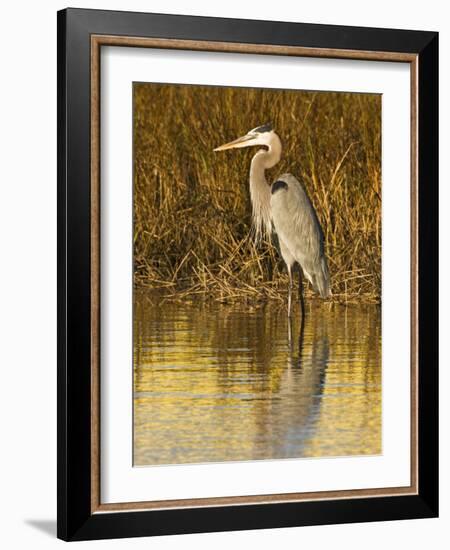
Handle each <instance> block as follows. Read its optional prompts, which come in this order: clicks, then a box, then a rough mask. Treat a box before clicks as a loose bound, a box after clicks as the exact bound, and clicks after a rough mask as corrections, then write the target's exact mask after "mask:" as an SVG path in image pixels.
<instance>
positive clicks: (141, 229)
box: [133, 83, 381, 301]
mask: <svg viewBox="0 0 450 550" xmlns="http://www.w3.org/2000/svg"><path fill="white" fill-rule="evenodd" d="M133 96H134V136H133V138H134V139H133V144H134V277H135V284H136V285H137V286H140V287H148V288H152V289H159V290H164V294H165V295H166V296H167V297H172V298H179V297H187V296H195V295H202V296H205V297H206V296H207V297H211V298H214V299H217V300H221V301H228V300H233V299H240V300H249V301H250V300H251V301H253V300H264V299H268V298H273V299H284V297H285V293H286V288H287V275H286V273H285V269H284V265H283V262H282V260H281V258H280V256H279V254H278V252H277V250H276V248H275V247H274V246H273V245H271V244H270V243H267V242H263V243H262V244H260V245H258V246H256V245H255V243H254V241H253V239H252V232H251V205H250V198H249V188H248V177H249V167H250V161H251V157H252V155H253V154H254V153H255V150H254V149H252V148H249V149H243V150H236V151H227V152H221V153H214V152H213V148H214V147H216V146H218V145H221V144H222V143H225V142H227V141H230V140H231V139H234V138H236V137H238V136H240V135H242V134H244V133H246V132H247V131H248V130H249V129H251V128H253V127H255V126H258V125H261V124H264V123H266V122H272V124H273V126H274V128H275V130H276V131H277V133H278V134H279V135H280V137H281V140H282V143H283V154H282V159H281V161H280V163H279V164H278V165H277V166H276V167H275V168H273V169H272V170H271V171H270V172H268V173H267V176H268V179H269V180H272V181H273V180H274V179H275V178H276V177H277V175H279V174H282V173H284V172H291V173H293V174H294V175H295V176H296V177H297V178H298V179H299V180H300V181H301V182H302V183H303V185H304V186H305V188H306V190H307V193H308V194H309V196H310V198H311V200H312V202H313V204H314V206H315V208H316V211H317V214H318V217H319V220H320V223H321V225H322V228H323V231H324V235H325V241H326V254H327V257H328V262H329V268H330V274H331V282H332V292H333V297H334V299H335V300H339V301H356V300H364V301H379V300H380V290H381V97H380V96H379V95H372V94H353V93H335V92H303V91H291V90H267V89H264V90H261V89H247V88H222V87H205V86H185V85H163V84H147V83H136V84H134V91H133Z"/></svg>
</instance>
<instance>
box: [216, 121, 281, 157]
mask: <svg viewBox="0 0 450 550" xmlns="http://www.w3.org/2000/svg"><path fill="white" fill-rule="evenodd" d="M274 139H276V134H275V132H274V131H273V129H272V125H271V124H264V125H263V126H257V127H256V128H253V130H250V132H247V133H246V134H245V136H241V137H239V138H237V139H235V140H234V141H230V142H229V143H225V144H224V145H220V147H216V148H215V149H214V151H226V150H227V149H240V148H241V147H252V146H254V145H265V146H266V147H270V145H271V144H272V142H273V140H274Z"/></svg>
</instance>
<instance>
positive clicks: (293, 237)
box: [270, 174, 330, 298]
mask: <svg viewBox="0 0 450 550" xmlns="http://www.w3.org/2000/svg"><path fill="white" fill-rule="evenodd" d="M282 184H285V185H282ZM270 210H271V215H272V222H273V226H274V229H275V231H276V233H277V235H278V238H279V240H280V249H281V255H282V256H283V259H284V261H285V263H286V264H287V265H289V266H290V267H291V268H292V267H293V264H294V263H295V262H298V263H299V265H300V266H301V268H302V269H303V273H304V274H305V276H306V278H307V279H308V280H309V282H310V283H311V285H312V287H313V288H314V290H315V291H316V292H318V293H319V294H320V295H321V296H322V298H326V297H328V295H329V292H330V289H329V274H328V267H327V262H326V259H325V253H324V239H323V233H322V228H321V227H320V223H319V220H318V219H317V215H316V212H315V210H314V207H313V205H312V203H311V200H310V198H309V197H308V195H307V193H306V191H305V189H304V188H303V186H302V185H301V183H300V182H299V181H298V180H297V178H295V177H294V176H293V175H292V174H283V175H282V176H280V177H279V178H278V180H277V181H276V182H275V183H274V184H272V194H271V199H270Z"/></svg>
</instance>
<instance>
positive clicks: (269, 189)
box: [214, 124, 330, 317]
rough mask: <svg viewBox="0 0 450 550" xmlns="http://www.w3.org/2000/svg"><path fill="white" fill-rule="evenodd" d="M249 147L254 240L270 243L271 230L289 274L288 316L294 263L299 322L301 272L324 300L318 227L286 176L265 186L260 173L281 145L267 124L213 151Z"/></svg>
mask: <svg viewBox="0 0 450 550" xmlns="http://www.w3.org/2000/svg"><path fill="white" fill-rule="evenodd" d="M254 145H261V146H263V148H262V149H259V150H258V151H257V153H256V154H255V156H254V157H253V159H252V162H251V165H250V197H251V202H252V208H253V224H254V227H255V232H256V240H257V241H258V240H260V238H261V236H262V235H266V236H267V237H268V238H269V239H270V235H271V233H272V229H275V232H276V234H277V236H278V241H279V243H280V252H281V255H282V257H283V260H284V261H285V263H286V268H287V272H288V275H289V297H288V316H289V317H290V316H291V301H292V269H293V267H294V265H295V263H296V262H297V263H298V264H299V266H300V268H299V279H300V280H299V292H300V303H301V308H302V316H303V317H304V301H303V290H302V271H303V273H304V274H305V276H306V278H307V279H308V280H309V282H310V283H311V285H312V287H313V289H314V290H315V291H316V292H318V293H319V294H320V296H321V297H322V298H327V297H328V296H329V295H330V276H329V273H328V266H327V260H326V257H325V253H324V242H323V241H324V239H323V232H322V228H321V227H320V223H319V220H318V218H317V214H316V212H315V210H314V207H313V205H312V203H311V201H310V199H309V197H308V195H307V193H306V191H305V189H304V188H303V186H302V184H301V183H300V182H299V181H298V180H297V179H296V178H295V177H294V176H293V175H292V174H283V175H282V176H280V177H279V178H278V179H277V180H275V182H274V183H272V184H270V183H268V181H267V179H266V174H265V172H266V170H268V169H269V168H273V167H274V166H275V165H276V164H277V163H278V162H279V160H280V158H281V141H280V138H279V137H278V135H277V134H276V133H275V132H274V130H273V129H272V126H271V125H270V124H265V125H263V126H258V127H257V128H253V130H250V131H249V132H248V133H247V134H245V136H242V137H240V138H237V139H235V140H234V141H231V142H230V143H225V144H224V145H221V146H220V147H217V148H216V149H214V151H225V150H226V149H238V148H241V147H252V146H254Z"/></svg>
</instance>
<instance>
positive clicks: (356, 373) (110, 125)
mask: <svg viewBox="0 0 450 550" xmlns="http://www.w3.org/2000/svg"><path fill="white" fill-rule="evenodd" d="M437 79H438V36H437V33H434V32H423V31H407V30H389V29H371V28H356V27H339V26H326V25H311V24H300V23H279V22H270V21H248V20H239V19H236V20H231V19H216V18H203V17H190V16H171V15H156V14H145V13H128V12H109V11H97V10H81V9H67V10H63V11H61V12H59V13H58V210H59V218H58V265H59V276H58V281H59V288H58V297H59V300H58V302H59V320H58V330H59V335H58V336H59V338H58V341H59V349H58V536H59V537H60V538H62V539H64V540H85V539H98V538H112V537H130V536H146V535H160V534H172V533H173V534H175V533H192V532H205V531H225V530H237V529H256V528H271V527H287V526H300V525H317V524H326V523H343V522H361V521H376V520H391V519H407V518H424V517H435V516H437V514H438V418H437V411H438V402H437V398H438V393H437V383H438V373H437V365H438V362H437V349H438V347H437V334H438V331H437V303H438V302H437V293H438V290H437V215H438V211H437V200H438V196H437V195H438V187H437V173H438V172H437V166H438V159H437V155H438V153H437V151H438V147H437V139H438V124H437V115H438V106H437V99H438V98H437V94H438V84H437V82H438V80H437Z"/></svg>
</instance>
